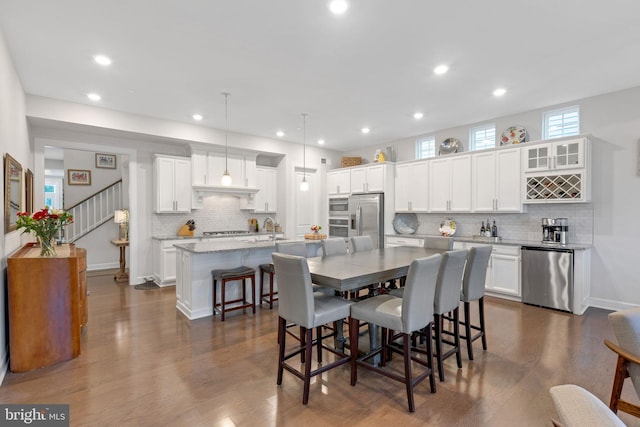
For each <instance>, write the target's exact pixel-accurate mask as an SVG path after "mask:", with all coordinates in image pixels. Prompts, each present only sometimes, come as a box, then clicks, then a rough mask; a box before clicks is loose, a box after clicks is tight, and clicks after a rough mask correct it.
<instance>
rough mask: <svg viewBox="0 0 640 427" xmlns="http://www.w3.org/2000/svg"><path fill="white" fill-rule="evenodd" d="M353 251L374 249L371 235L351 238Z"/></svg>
mask: <svg viewBox="0 0 640 427" xmlns="http://www.w3.org/2000/svg"><path fill="white" fill-rule="evenodd" d="M349 243H350V245H351V253H356V252H365V251H372V250H373V240H371V236H369V235H366V236H353V237H351V238H350V239H349Z"/></svg>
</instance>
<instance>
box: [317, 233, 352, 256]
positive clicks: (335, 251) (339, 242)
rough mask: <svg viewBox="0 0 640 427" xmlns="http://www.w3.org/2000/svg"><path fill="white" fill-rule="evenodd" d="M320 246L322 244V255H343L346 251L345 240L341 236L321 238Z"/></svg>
mask: <svg viewBox="0 0 640 427" xmlns="http://www.w3.org/2000/svg"><path fill="white" fill-rule="evenodd" d="M320 246H322V256H332V255H343V254H346V253H347V241H346V240H345V239H343V238H342V237H336V238H335V239H323V240H322V241H321V242H320Z"/></svg>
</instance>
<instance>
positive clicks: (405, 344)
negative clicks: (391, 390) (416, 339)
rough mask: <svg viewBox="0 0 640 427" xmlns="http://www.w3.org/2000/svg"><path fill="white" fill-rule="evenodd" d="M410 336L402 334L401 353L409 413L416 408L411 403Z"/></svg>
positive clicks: (412, 402)
mask: <svg viewBox="0 0 640 427" xmlns="http://www.w3.org/2000/svg"><path fill="white" fill-rule="evenodd" d="M410 341H411V336H410V335H409V334H402V351H403V353H404V383H405V385H406V388H407V402H408V404H409V412H415V411H416V406H415V403H414V401H413V377H412V374H411V342H410Z"/></svg>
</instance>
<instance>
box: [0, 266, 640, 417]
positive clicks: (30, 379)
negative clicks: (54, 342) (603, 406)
mask: <svg viewBox="0 0 640 427" xmlns="http://www.w3.org/2000/svg"><path fill="white" fill-rule="evenodd" d="M88 281H89V283H88V286H89V290H90V292H91V294H90V296H89V298H88V301H89V323H88V329H87V331H86V333H85V334H84V335H83V338H82V354H81V355H80V357H78V358H77V359H74V360H71V361H68V362H64V363H61V364H59V365H56V366H52V367H48V368H44V369H41V370H38V371H34V372H27V373H21V374H12V373H7V375H6V377H5V380H4V383H3V384H2V387H0V401H1V402H3V403H44V404H47V403H68V404H70V416H71V425H72V426H82V425H92V426H94V425H100V426H146V425H175V426H212V425H213V426H234V425H235V426H256V425H260V426H263V425H280V426H299V425H305V426H324V425H332V426H335V425H356V426H376V425H398V426H400V425H402V426H423V425H429V426H513V425H518V426H519V427H522V426H541V425H551V424H550V421H549V420H550V418H551V417H554V416H556V415H555V410H554V407H553V403H552V401H551V398H550V396H549V388H550V387H551V386H553V385H557V384H565V383H573V384H578V385H580V386H582V387H584V388H586V389H588V390H590V391H591V392H592V393H594V394H595V395H596V396H598V397H599V398H600V399H602V400H603V401H605V402H608V400H609V394H610V392H611V385H612V381H613V371H614V367H615V362H616V358H615V356H614V355H613V353H612V352H611V351H609V350H608V349H607V348H606V347H605V346H604V344H603V340H604V339H605V338H609V339H613V333H612V332H611V330H610V328H609V325H608V322H607V313H608V312H607V311H604V310H599V309H589V310H588V311H587V313H586V314H585V315H584V316H574V315H570V314H565V313H560V312H556V311H553V310H547V309H541V308H537V307H531V306H527V305H524V304H520V303H514V302H509V301H505V300H501V299H496V298H489V297H487V298H486V299H487V303H486V307H485V309H486V317H487V328H488V344H489V350H488V351H487V352H483V351H482V346H481V343H480V341H476V342H475V343H474V350H475V360H474V361H473V362H471V363H470V362H469V361H468V360H467V357H466V351H463V368H462V369H460V370H458V369H457V368H456V364H455V359H454V358H449V359H448V360H447V361H446V362H445V369H446V381H445V382H444V383H440V382H438V383H437V392H436V393H435V394H431V393H429V387H428V381H424V382H423V383H421V384H420V385H419V386H418V387H417V388H416V392H415V400H416V412H415V413H414V414H410V413H408V412H407V408H406V394H405V389H404V386H403V385H402V384H400V383H398V382H395V381H390V380H388V379H386V378H384V377H381V376H379V375H376V374H374V373H372V372H368V371H364V370H360V371H359V372H358V384H357V385H356V386H355V387H351V386H350V385H349V366H348V365H346V366H341V367H338V368H336V369H334V370H332V371H329V372H327V373H325V374H323V375H322V378H319V377H317V378H316V379H315V380H313V382H312V384H311V395H310V399H309V405H308V406H303V405H302V404H301V399H302V381H300V380H298V379H297V378H295V377H293V376H292V375H291V374H289V373H286V372H285V375H284V381H283V385H282V387H278V386H276V364H277V346H276V326H277V308H276V307H274V309H273V310H269V309H268V308H267V306H266V305H263V306H262V308H260V309H258V312H257V314H256V315H252V314H250V311H247V314H242V312H236V313H229V315H228V317H227V320H226V321H225V322H220V319H219V318H218V317H216V318H215V319H213V320H212V318H211V317H209V318H205V319H199V320H196V321H193V322H190V321H188V320H187V319H186V318H185V317H183V316H182V315H181V314H179V313H178V312H177V311H176V309H175V288H173V287H169V288H159V289H155V290H148V291H144V290H136V289H134V288H133V287H130V286H128V285H118V284H115V283H114V282H113V276H112V275H102V276H94V277H90V278H89V279H88ZM290 341H293V340H290ZM325 357H326V358H329V357H331V356H329V353H327V355H326V356H325ZM394 361H395V362H394V363H397V362H399V361H400V358H395V359H394ZM627 381H628V380H627ZM623 395H624V397H625V398H627V399H629V400H632V401H637V400H638V399H637V397H635V396H634V395H633V391H632V387H631V384H626V385H625V393H623ZM621 418H622V419H623V420H624V421H625V422H626V423H628V424H629V425H636V426H637V425H640V422H639V421H638V420H637V419H634V418H633V417H630V416H627V415H625V414H622V415H621Z"/></svg>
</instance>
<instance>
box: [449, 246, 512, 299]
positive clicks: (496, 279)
mask: <svg viewBox="0 0 640 427" xmlns="http://www.w3.org/2000/svg"><path fill="white" fill-rule="evenodd" d="M484 245H486V244H483V243H471V242H454V243H453V249H454V250H458V249H469V248H472V247H474V246H484ZM492 247H493V249H492V251H491V257H490V258H489V264H488V265H487V276H486V279H485V286H484V288H485V291H486V292H489V293H490V294H491V295H494V296H500V297H504V298H507V299H513V300H520V299H521V298H522V289H521V285H520V264H521V258H520V247H519V246H511V245H492Z"/></svg>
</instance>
